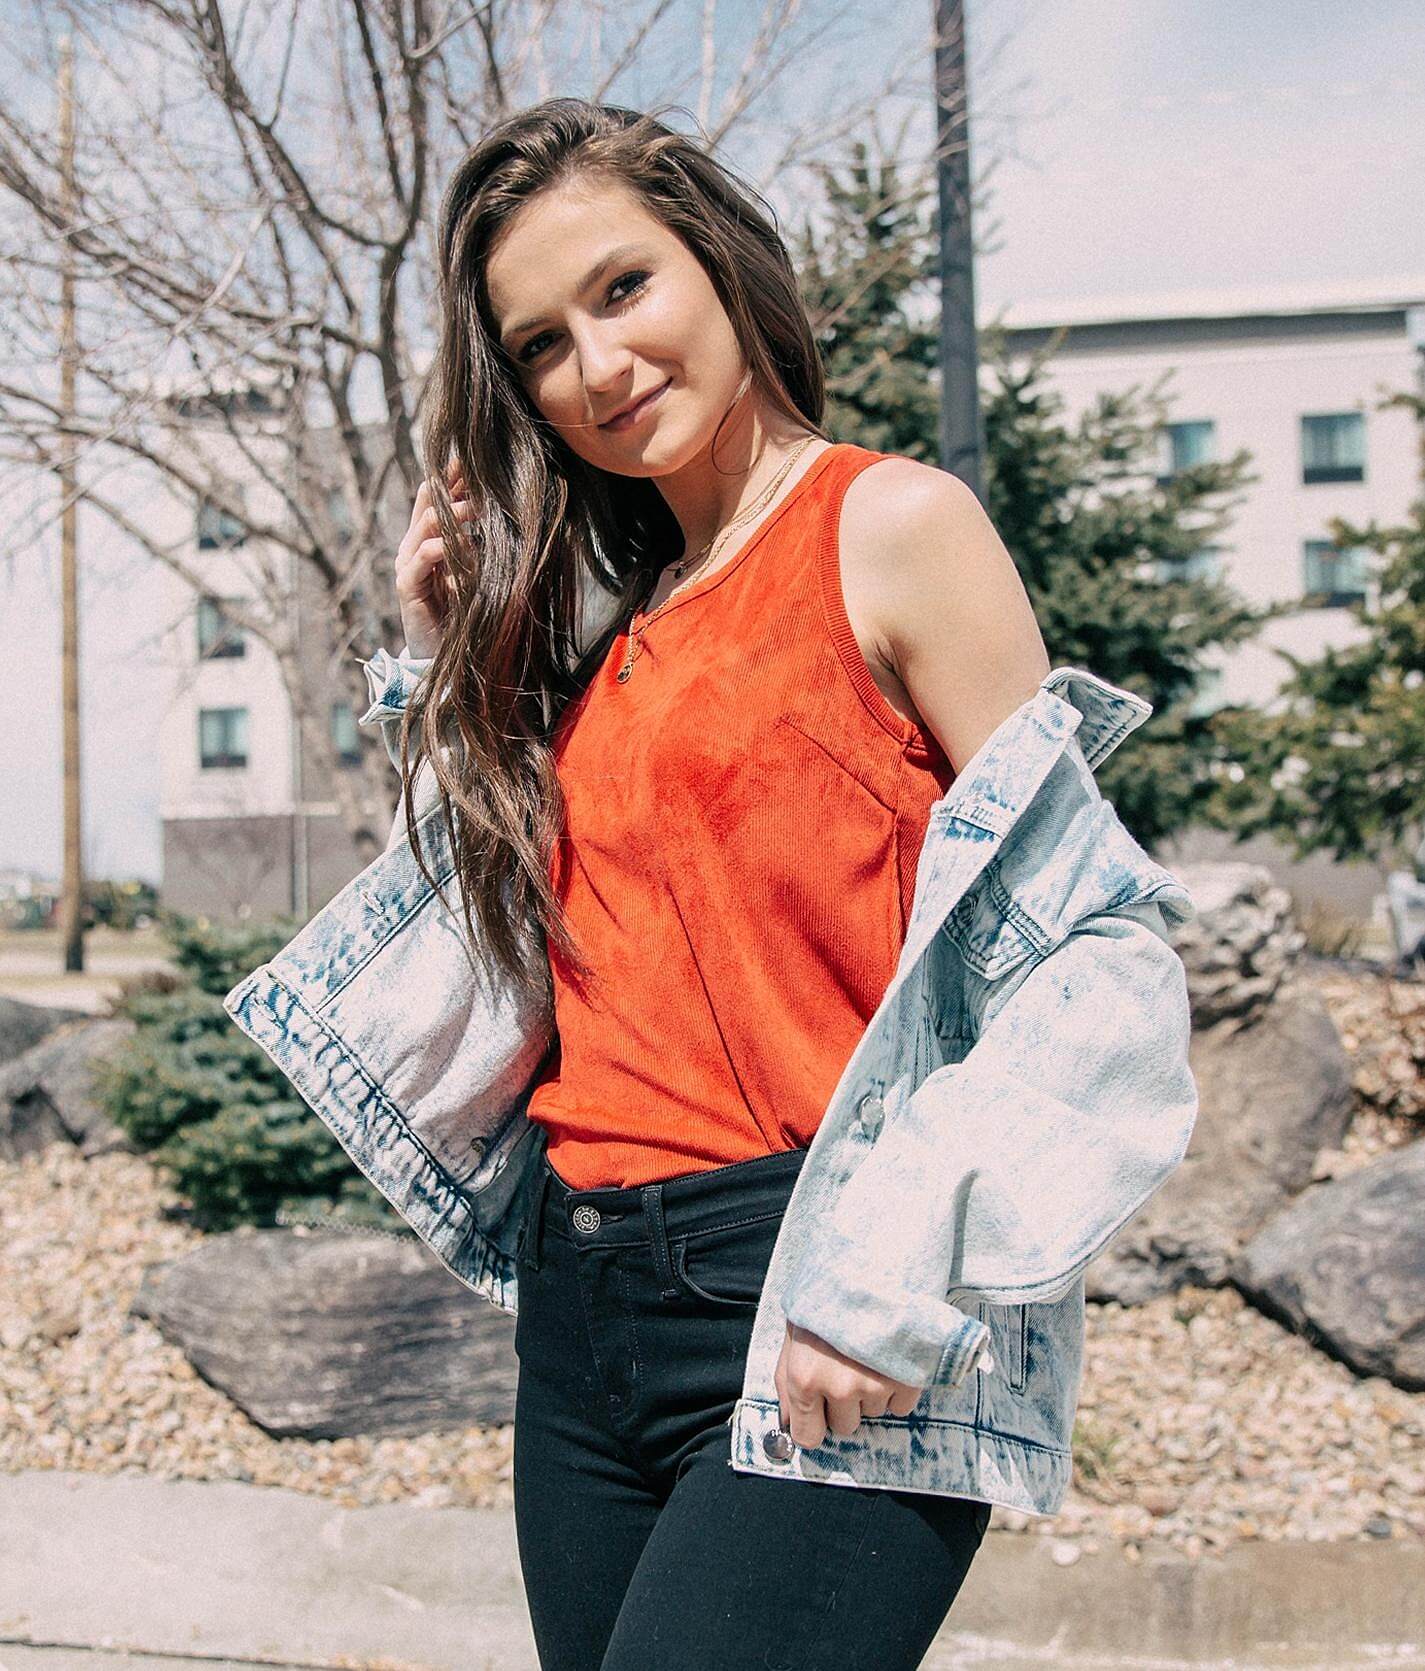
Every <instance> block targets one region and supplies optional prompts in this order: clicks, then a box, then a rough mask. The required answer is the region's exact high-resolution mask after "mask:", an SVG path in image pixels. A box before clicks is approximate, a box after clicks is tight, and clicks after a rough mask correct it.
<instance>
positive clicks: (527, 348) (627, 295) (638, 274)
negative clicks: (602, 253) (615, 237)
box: [515, 267, 649, 365]
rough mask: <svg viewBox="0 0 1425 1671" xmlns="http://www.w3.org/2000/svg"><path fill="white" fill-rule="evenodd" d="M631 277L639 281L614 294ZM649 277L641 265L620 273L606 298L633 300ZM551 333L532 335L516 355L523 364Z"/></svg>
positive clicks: (531, 357)
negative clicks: (619, 294) (629, 287)
mask: <svg viewBox="0 0 1425 1671" xmlns="http://www.w3.org/2000/svg"><path fill="white" fill-rule="evenodd" d="M630 279H634V280H636V281H637V282H636V283H635V284H634V285H633V286H632V288H631V289H628V290H626V291H624V293H623V294H622V295H621V296H617V297H616V296H615V295H614V292H615V291H616V290H617V289H618V287H619V286H620V285H621V284H625V283H627V282H628V280H630ZM648 279H649V275H648V274H647V273H646V272H644V271H643V270H642V269H641V268H639V267H635V268H633V269H632V270H631V271H629V272H627V273H620V274H619V276H618V277H617V278H616V279H615V280H614V281H613V283H612V284H611V285H610V286H609V288H608V293H607V296H606V298H605V299H606V300H607V301H615V300H617V301H620V302H627V301H629V300H631V299H632V298H633V297H634V296H637V295H639V294H640V293H641V292H642V291H643V290H645V289H646V288H647V286H648ZM549 334H550V333H549V332H548V331H541V332H540V333H539V335H538V336H533V337H531V338H530V339H529V341H528V342H527V343H526V344H525V345H524V347H523V348H521V349H520V351H519V353H518V354H517V355H516V356H515V358H516V359H517V360H518V361H519V362H520V363H521V364H522V365H527V364H528V363H529V361H530V360H532V359H533V358H534V356H535V355H536V354H537V353H538V352H539V347H538V345H539V344H540V343H541V342H543V341H544V339H545V337H547V336H548V335H549Z"/></svg>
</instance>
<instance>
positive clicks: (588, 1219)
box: [574, 1205, 599, 1234]
mask: <svg viewBox="0 0 1425 1671" xmlns="http://www.w3.org/2000/svg"><path fill="white" fill-rule="evenodd" d="M574 1228H575V1229H576V1230H583V1231H584V1232H585V1233H586V1234H591V1233H592V1232H593V1231H595V1230H597V1229H598V1228H599V1209H598V1208H597V1207H588V1206H583V1205H580V1206H578V1207H576V1208H575V1209H574Z"/></svg>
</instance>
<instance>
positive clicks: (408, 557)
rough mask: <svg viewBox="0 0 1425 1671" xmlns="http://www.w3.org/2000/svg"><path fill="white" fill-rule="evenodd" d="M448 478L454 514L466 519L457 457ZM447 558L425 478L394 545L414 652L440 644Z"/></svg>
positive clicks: (399, 593)
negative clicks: (403, 528)
mask: <svg viewBox="0 0 1425 1671" xmlns="http://www.w3.org/2000/svg"><path fill="white" fill-rule="evenodd" d="M446 478H447V480H448V481H449V483H450V494H451V506H452V508H453V510H454V512H455V516H456V520H457V521H460V522H468V521H469V520H470V517H471V516H472V515H473V514H474V513H473V510H472V507H471V504H470V501H469V499H468V498H467V497H466V493H465V478H464V476H463V475H462V474H461V470H460V462H459V460H458V459H456V460H453V461H452V462H451V464H450V465H449V467H448V469H447V471H446ZM445 559H446V551H445V542H444V540H443V539H442V538H441V533H440V524H439V522H437V520H436V514H435V506H434V504H433V503H432V502H431V491H430V483H429V481H423V482H422V483H421V485H420V487H419V488H418V489H417V490H416V503H415V507H414V509H413V510H412V511H411V525H410V527H409V528H407V530H406V533H405V537H404V538H403V539H402V541H401V543H400V546H399V547H398V548H397V551H396V601H397V602H398V603H399V605H400V609H401V626H402V628H403V629H404V631H405V634H406V648H407V649H408V650H409V651H410V653H411V655H412V656H433V655H434V654H435V653H436V651H437V650H438V649H439V648H440V640H441V635H442V634H443V633H444V631H445V623H446V620H447V618H448V616H449V613H450V578H449V571H448V569H447V567H446V560H445Z"/></svg>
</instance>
